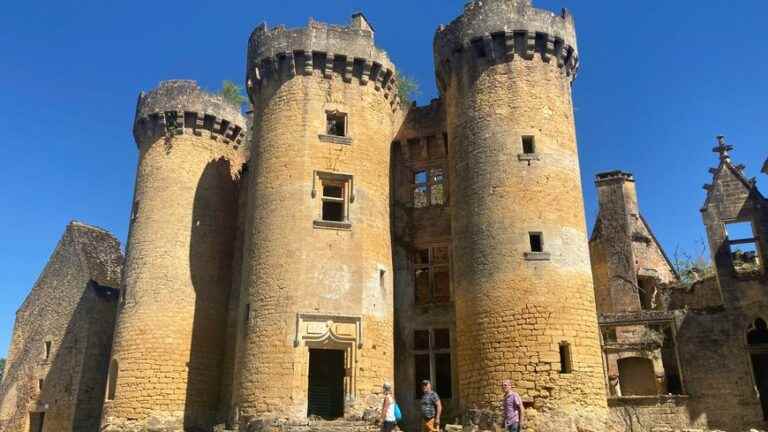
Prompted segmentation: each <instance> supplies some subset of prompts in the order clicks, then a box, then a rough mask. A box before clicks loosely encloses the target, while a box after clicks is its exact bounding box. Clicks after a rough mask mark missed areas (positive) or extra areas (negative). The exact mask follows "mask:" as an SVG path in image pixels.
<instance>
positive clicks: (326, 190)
mask: <svg viewBox="0 0 768 432" xmlns="http://www.w3.org/2000/svg"><path fill="white" fill-rule="evenodd" d="M315 177H316V178H317V179H318V180H319V182H318V183H319V184H320V185H319V186H320V187H319V189H320V205H319V213H320V214H319V218H318V219H316V220H315V222H314V225H315V227H320V228H323V227H324V228H337V229H350V228H351V227H352V225H351V224H350V221H349V204H350V203H351V202H353V201H354V193H353V190H354V189H353V186H352V176H350V175H347V174H338V173H329V172H318V171H316V172H315ZM315 188H316V186H315V185H314V183H313V186H312V196H313V197H314V196H315V195H316V194H317V190H316V189H315Z"/></svg>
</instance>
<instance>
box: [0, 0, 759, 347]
mask: <svg viewBox="0 0 768 432" xmlns="http://www.w3.org/2000/svg"><path fill="white" fill-rule="evenodd" d="M534 3H535V4H536V5H537V6H539V7H545V8H549V9H553V10H559V8H560V7H567V8H569V9H571V10H572V11H573V13H574V15H575V16H576V24H577V30H578V35H579V47H580V51H581V57H582V69H581V72H580V75H579V77H578V79H577V81H576V83H575V87H574V92H575V93H574V94H575V107H576V119H577V123H576V127H577V131H578V137H579V145H580V149H581V163H582V178H583V183H584V194H585V199H586V205H587V218H588V221H589V224H590V226H591V224H592V221H593V220H594V217H595V212H596V201H595V193H594V185H593V182H592V178H593V175H594V173H596V172H599V171H604V170H610V169H622V170H628V171H631V172H633V173H634V174H635V175H636V178H637V181H638V190H639V194H640V205H641V209H642V211H643V213H644V214H645V216H646V218H647V219H648V220H649V222H650V224H651V225H652V227H653V228H654V229H655V232H656V235H657V236H658V238H659V239H660V240H661V242H662V243H663V244H664V246H665V247H666V248H667V250H668V251H669V252H670V253H671V252H672V251H673V250H674V249H675V247H676V246H678V245H679V246H681V247H683V248H685V249H688V250H692V249H695V247H696V243H697V241H698V240H699V239H701V238H702V237H703V236H704V229H703V227H702V225H701V219H700V215H699V212H698V209H699V206H700V205H701V203H702V202H703V199H704V191H703V190H702V188H701V186H702V185H703V184H704V183H706V182H708V181H709V179H710V177H709V175H708V174H707V168H709V167H711V166H714V164H715V163H716V159H715V156H714V154H712V153H711V152H710V149H711V148H712V147H713V146H714V137H715V135H717V134H721V133H722V134H725V135H726V136H727V138H728V141H729V142H730V143H732V144H734V145H735V146H736V151H735V152H734V153H733V155H734V159H735V160H736V161H738V162H741V163H745V164H747V171H746V172H747V175H748V176H759V177H762V178H760V184H761V185H762V186H763V188H764V189H766V190H767V191H768V176H762V175H760V174H759V166H760V165H761V164H762V162H763V161H764V160H765V157H766V156H768V130H767V129H766V127H765V126H766V122H767V120H766V119H767V118H768V117H766V115H767V113H768V110H767V108H768V104H767V103H766V101H767V100H768V36H766V31H765V26H766V22H768V2H766V1H765V0H740V1H739V2H733V1H725V0H705V1H689V0H679V1H674V2H656V1H654V2H651V1H617V2H605V1H584V0H580V1H577V0H557V1H555V0H539V1H534ZM463 4H464V1H463V0H450V1H447V0H416V1H414V0H409V1H404V0H389V1H349V0H339V1H317V0H312V1H305V0H294V1H291V2H257V1H250V2H242V1H227V2H225V3H222V2H205V1H195V0H188V1H185V2H181V3H180V2H157V1H144V0H136V1H130V2H127V1H104V0H99V1H94V0H83V1H78V2H61V1H50V0H47V1H28V2H8V3H7V4H5V6H4V7H3V12H2V14H0V130H1V131H2V133H3V136H2V138H0V140H2V144H0V157H2V161H3V169H2V171H0V185H2V186H0V203H2V211H0V356H1V355H2V353H4V352H5V350H6V348H7V346H8V343H9V337H10V333H11V329H12V326H13V320H14V313H15V311H16V309H17V308H18V306H19V305H20V304H21V302H22V301H23V299H24V297H25V296H26V294H27V292H28V291H29V289H30V288H31V286H32V285H33V283H34V282H35V280H36V278H37V276H38V275H39V273H40V271H41V270H42V269H43V266H44V265H45V262H46V260H47V259H48V257H49V255H50V254H51V252H52V250H53V248H54V246H55V245H56V242H57V241H58V239H59V237H60V236H61V234H62V232H63V230H64V227H65V225H66V224H67V222H69V221H70V220H71V219H79V220H82V221H85V222H87V223H91V224H94V225H98V226H101V227H104V228H107V229H109V230H110V231H112V232H113V233H114V234H115V235H117V237H118V238H120V240H121V241H123V242H124V241H125V237H126V232H127V222H128V215H129V211H130V202H131V193H132V187H133V179H134V171H135V168H136V156H137V152H136V146H135V144H134V142H133V138H132V136H131V125H132V121H133V114H134V109H135V105H136V98H137V95H138V92H139V91H140V90H148V89H151V88H153V87H154V86H155V85H156V84H157V82H158V81H160V80H163V79H170V78H187V79H196V80H198V82H200V83H201V84H202V85H203V86H205V87H207V88H212V89H213V88H217V87H218V86H219V84H220V82H221V81H222V80H224V79H229V80H233V81H236V82H242V81H243V75H244V73H243V71H244V61H245V47H246V42H247V39H248V35H249V34H250V32H251V30H252V29H253V28H254V27H255V26H256V25H257V24H259V23H260V22H262V21H264V20H266V21H267V22H268V24H269V25H275V24H280V23H284V24H287V25H289V26H300V25H304V24H305V23H306V22H307V18H308V17H309V16H312V17H314V18H316V19H319V20H322V21H329V22H334V23H346V22H347V20H348V17H349V15H350V14H351V13H352V12H354V11H356V10H358V9H361V10H363V11H364V12H365V13H366V15H367V16H368V17H369V19H370V20H371V22H372V23H373V25H374V26H375V27H376V30H377V32H376V41H377V44H378V45H379V46H381V47H382V48H384V49H386V50H387V51H389V53H390V55H391V57H392V59H393V60H394V61H395V63H396V65H397V66H398V67H399V68H400V69H401V70H403V71H405V72H406V73H407V74H410V75H412V76H414V77H415V78H416V79H417V80H418V81H419V82H420V83H421V89H422V93H421V95H420V96H419V102H420V103H426V102H428V101H429V100H430V99H431V98H432V97H435V96H436V89H435V85H434V74H433V67H432V37H433V34H434V30H435V28H436V27H437V26H438V25H439V24H440V23H447V22H448V21H450V20H451V19H452V18H453V17H455V16H457V15H458V14H459V13H460V12H461V9H462V6H463ZM288 5H290V6H288ZM609 5H610V7H609Z"/></svg>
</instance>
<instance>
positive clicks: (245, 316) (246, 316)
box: [243, 303, 251, 335]
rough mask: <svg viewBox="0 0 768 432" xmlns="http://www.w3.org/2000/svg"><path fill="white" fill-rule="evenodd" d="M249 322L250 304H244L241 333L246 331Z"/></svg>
mask: <svg viewBox="0 0 768 432" xmlns="http://www.w3.org/2000/svg"><path fill="white" fill-rule="evenodd" d="M250 324H251V304H250V303H247V304H246V305H245V312H244V313H243V334H244V335H245V334H246V333H248V327H250Z"/></svg>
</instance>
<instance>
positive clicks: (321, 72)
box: [0, 0, 768, 432]
mask: <svg viewBox="0 0 768 432" xmlns="http://www.w3.org/2000/svg"><path fill="white" fill-rule="evenodd" d="M579 55H580V54H579V50H578V47H577V43H576V30H575V24H574V19H573V16H571V14H570V13H569V12H568V11H565V10H563V11H562V12H560V13H552V12H549V11H545V10H541V9H537V8H535V7H533V5H532V4H531V1H530V0H475V1H470V2H468V3H467V4H466V6H465V8H464V11H463V13H462V15H460V16H459V17H458V18H456V19H455V20H453V21H452V22H451V23H449V24H448V25H445V26H441V27H440V28H438V29H437V31H436V34H435V39H434V62H435V72H436V77H437V83H438V87H439V91H440V97H439V98H438V99H435V100H433V101H432V102H431V103H430V104H429V105H428V106H423V107H417V106H415V105H413V106H410V105H408V104H407V103H404V102H403V101H404V98H403V95H401V94H399V91H400V88H401V86H400V84H401V82H400V78H399V75H398V72H397V69H396V67H395V65H394V64H393V63H392V61H391V60H390V59H389V57H388V55H387V53H386V52H384V51H383V50H381V49H380V48H378V47H377V46H376V45H375V42H374V28H373V27H372V26H371V24H370V23H369V22H368V21H367V19H366V17H365V16H364V15H363V14H361V13H357V14H355V15H353V16H352V19H351V22H350V24H349V25H347V26H334V25H329V24H325V23H320V22H316V21H313V20H310V22H309V23H308V24H307V26H306V27H303V28H296V29H287V28H285V27H281V26H279V27H272V28H270V27H268V26H267V25H266V24H263V25H261V26H259V27H257V28H256V29H255V30H254V31H253V33H252V34H251V35H250V38H249V40H248V50H247V62H246V64H247V71H246V77H245V87H246V89H247V92H248V98H249V101H250V105H251V107H252V110H250V111H249V112H248V113H247V114H245V115H243V114H242V113H241V110H240V108H239V107H238V106H235V105H233V104H231V103H230V102H228V101H227V100H225V99H224V98H222V97H220V96H217V95H213V94H209V93H207V92H205V91H203V90H201V89H200V88H199V87H198V86H197V84H196V83H195V82H194V81H183V80H173V81H162V82H160V84H159V86H158V87H157V88H155V89H154V90H151V91H149V92H147V93H141V95H140V96H139V100H138V104H137V107H136V117H135V122H134V129H133V133H134V137H135V140H136V144H137V146H138V152H139V163H138V168H137V174H136V184H135V189H134V193H133V201H132V211H131V216H130V222H129V223H130V225H129V234H128V239H127V244H126V247H125V249H126V254H125V257H123V256H122V254H121V252H120V247H119V244H118V242H117V240H116V239H115V238H114V237H113V236H111V235H110V234H108V233H106V232H104V231H103V230H101V229H98V228H94V227H90V226H87V225H84V224H81V223H78V222H73V223H71V224H70V225H69V226H68V227H67V229H66V232H65V233H64V236H63V237H62V239H61V241H60V243H59V245H58V246H57V248H56V250H55V251H54V253H53V255H52V256H51V259H50V260H49V263H48V265H47V266H46V268H45V270H44V271H43V273H42V275H41V276H40V279H39V280H38V282H37V283H36V284H35V286H34V287H33V289H32V291H31V293H30V295H29V297H28V298H27V300H26V301H25V303H24V304H23V305H22V307H21V308H20V309H19V311H18V313H17V320H16V326H15V328H14V335H13V341H12V345H11V348H10V351H9V357H8V362H7V366H6V370H5V374H4V377H3V380H2V382H0V431H8V432H27V431H30V432H69V431H78V432H79V431H83V432H96V431H104V432H143V431H154V432H171V431H226V430H240V431H275V432H276V431H285V432H288V431H302V432H303V431H339V432H343V431H369V430H376V427H375V426H373V424H372V423H373V422H374V421H375V420H377V418H378V409H379V407H380V406H381V401H382V398H381V388H382V384H383V383H387V382H388V383H393V384H394V386H395V389H396V397H397V400H398V402H399V404H400V406H401V407H402V410H403V412H404V414H405V419H404V421H403V422H402V424H401V425H400V426H401V428H402V429H404V430H409V431H415V430H419V428H420V427H421V426H420V421H421V419H420V413H419V398H420V386H419V382H420V381H421V380H424V379H428V380H430V381H431V382H432V383H433V386H434V388H435V390H436V391H437V393H438V394H439V395H440V396H441V398H442V401H443V405H444V408H445V409H444V412H443V421H442V424H445V425H449V426H447V429H450V430H452V431H456V430H458V429H462V428H463V430H465V431H467V432H477V431H490V430H497V429H498V428H499V421H500V412H499V408H500V405H499V400H500V397H501V390H500V383H501V381H502V380H504V379H511V380H512V382H513V385H514V387H515V388H516V389H517V391H518V392H519V393H520V394H521V396H522V398H523V401H524V403H525V405H526V408H527V411H526V412H527V420H528V421H527V422H526V428H525V430H526V431H534V432H548V431H552V432H585V431H595V432H597V431H606V432H607V431H616V432H619V431H622V432H623V431H649V432H661V431H694V430H708V429H720V430H727V431H742V430H748V429H749V428H763V427H765V423H764V421H765V420H764V419H765V418H766V416H768V326H767V325H766V320H768V294H767V292H768V291H767V289H768V279H767V276H766V267H765V264H764V259H765V251H768V242H767V241H766V239H768V203H767V202H766V200H765V199H764V198H763V196H762V195H761V194H760V192H759V191H758V189H757V185H756V181H755V180H754V179H748V178H747V177H745V174H744V169H745V168H744V166H741V165H735V164H734V163H733V162H732V160H731V156H730V153H729V152H730V151H731V150H732V147H731V146H730V145H728V144H727V143H726V142H725V139H724V138H722V137H720V138H719V139H718V143H717V146H716V147H715V149H714V150H715V152H716V153H717V154H718V155H719V165H718V167H717V168H714V169H712V170H711V173H712V175H713V180H712V183H711V184H710V185H707V186H706V187H705V188H706V190H707V198H706V202H705V204H704V207H703V208H702V209H701V212H702V216H703V220H704V225H705V226H706V230H707V237H708V239H709V249H710V250H711V251H712V263H713V264H712V265H710V266H708V265H707V264H706V261H707V260H700V261H701V262H699V261H697V260H696V259H695V258H697V257H687V258H686V257H683V258H686V259H680V258H681V257H671V258H670V256H669V255H668V254H667V253H665V251H664V250H663V249H662V247H661V245H660V244H659V243H658V241H657V240H656V238H655V237H654V235H653V232H652V230H651V227H650V225H649V224H648V223H647V221H646V220H645V219H644V218H643V217H642V215H641V212H640V210H639V205H638V200H637V193H636V191H635V179H634V177H633V176H632V174H629V173H625V172H621V171H612V172H606V173H601V174H598V175H597V176H596V181H595V184H596V186H597V189H598V196H599V204H600V211H599V214H598V218H597V221H596V223H595V226H594V230H593V232H592V234H591V237H588V234H587V224H586V221H585V215H584V202H583V198H582V189H581V187H582V185H581V183H580V170H579V158H578V151H577V145H576V133H575V122H574V115H573V103H572V95H571V87H572V85H573V82H574V79H575V77H576V73H577V72H578V69H579ZM756 163H757V162H756ZM766 164H768V161H767V162H766ZM763 172H766V173H767V174H768V166H764V167H763Z"/></svg>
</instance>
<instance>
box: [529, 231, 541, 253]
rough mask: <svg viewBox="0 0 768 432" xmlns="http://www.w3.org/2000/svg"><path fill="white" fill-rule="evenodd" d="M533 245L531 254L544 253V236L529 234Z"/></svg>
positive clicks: (534, 233)
mask: <svg viewBox="0 0 768 432" xmlns="http://www.w3.org/2000/svg"><path fill="white" fill-rule="evenodd" d="M528 238H529V240H530V243H531V252H544V235H543V234H542V233H540V232H531V233H528Z"/></svg>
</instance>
